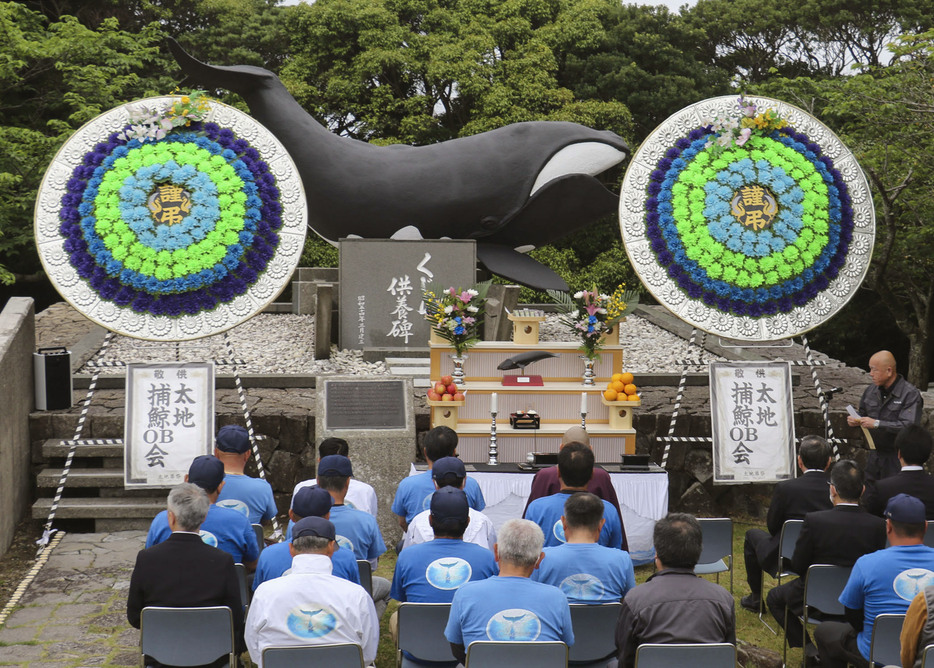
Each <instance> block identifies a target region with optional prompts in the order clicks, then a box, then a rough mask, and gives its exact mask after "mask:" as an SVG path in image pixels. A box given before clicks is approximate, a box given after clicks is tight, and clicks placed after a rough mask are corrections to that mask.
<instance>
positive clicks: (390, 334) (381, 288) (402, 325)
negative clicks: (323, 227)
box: [340, 239, 477, 350]
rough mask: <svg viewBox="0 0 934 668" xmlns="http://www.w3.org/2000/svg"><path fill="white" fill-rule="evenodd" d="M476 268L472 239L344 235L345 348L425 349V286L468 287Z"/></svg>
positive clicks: (342, 335)
mask: <svg viewBox="0 0 934 668" xmlns="http://www.w3.org/2000/svg"><path fill="white" fill-rule="evenodd" d="M476 271H477V253H476V242H474V241H453V240H447V241H437V240H427V239H423V240H419V241H396V240H386V239H341V242H340V346H341V348H352V349H357V350H363V349H367V348H376V349H381V350H408V349H412V348H427V347H428V336H429V333H430V331H429V327H428V321H427V320H425V315H424V304H423V303H422V288H423V287H424V286H425V285H428V284H430V283H432V282H437V283H440V284H441V285H443V286H444V287H453V288H468V287H470V286H472V285H473V284H474V283H475V282H476Z"/></svg>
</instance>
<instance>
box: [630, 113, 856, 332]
mask: <svg viewBox="0 0 934 668" xmlns="http://www.w3.org/2000/svg"><path fill="white" fill-rule="evenodd" d="M717 138H718V137H717V135H716V133H715V132H714V130H713V128H712V127H711V126H705V127H701V128H695V129H693V130H691V131H690V132H689V133H688V134H687V135H686V136H682V137H681V138H679V139H677V140H676V141H675V142H674V145H673V146H671V147H670V148H669V149H668V150H667V151H666V152H665V154H664V157H662V158H661V159H660V160H658V162H657V164H656V165H655V169H654V170H653V171H652V172H651V174H650V177H649V183H648V188H647V193H646V195H647V196H646V198H645V204H644V209H645V224H646V236H647V237H648V239H649V242H650V246H651V249H652V251H653V253H654V254H655V257H656V260H657V262H658V263H659V265H660V266H661V267H663V268H664V269H665V270H666V271H667V273H668V276H669V277H671V279H672V280H674V281H675V282H676V283H677V285H678V286H679V287H680V289H681V290H683V291H684V292H685V293H686V294H687V295H688V296H689V297H691V298H692V299H699V300H701V301H702V302H703V303H704V304H705V305H706V306H709V307H712V308H717V309H719V310H720V311H723V312H726V313H731V314H733V315H737V316H749V317H753V318H758V317H763V316H771V315H775V314H777V313H787V312H789V311H791V310H792V309H793V308H794V307H796V306H803V305H805V304H807V303H808V302H809V301H810V300H811V299H813V298H814V297H815V296H817V294H818V293H819V292H820V291H822V290H824V289H825V288H826V287H827V286H828V285H829V283H830V281H831V280H833V279H834V278H836V276H837V274H838V273H839V271H840V269H841V268H842V267H843V265H844V263H845V262H846V257H847V251H848V249H849V244H850V242H851V240H852V234H853V224H854V223H853V209H852V206H851V201H850V195H849V192H848V190H847V185H846V183H845V182H844V179H843V177H842V175H841V174H840V172H839V171H838V170H837V169H835V168H834V164H833V161H832V160H831V159H830V158H829V157H827V156H825V155H823V154H822V152H821V148H820V146H819V145H818V144H817V143H816V142H814V141H812V140H811V139H810V138H808V137H807V136H806V135H805V134H803V133H801V132H798V131H796V130H795V128H793V127H790V126H787V125H786V126H784V127H782V128H781V129H778V130H772V131H771V132H768V133H756V134H752V135H751V136H749V137H748V140H746V141H745V143H744V144H743V145H742V146H737V145H733V146H731V147H730V148H728V149H726V150H722V148H719V147H718V145H717V143H716V140H717ZM750 187H752V188H755V189H757V190H758V192H759V193H768V194H771V195H772V197H773V199H774V202H775V204H777V211H776V212H775V215H774V219H773V220H772V221H771V224H770V225H764V226H762V227H759V226H750V225H748V224H743V221H742V220H741V218H740V217H738V216H737V215H736V214H735V209H734V205H735V201H736V198H737V197H738V193H740V192H742V190H743V189H744V188H750Z"/></svg>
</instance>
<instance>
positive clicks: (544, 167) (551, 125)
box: [169, 40, 630, 290]
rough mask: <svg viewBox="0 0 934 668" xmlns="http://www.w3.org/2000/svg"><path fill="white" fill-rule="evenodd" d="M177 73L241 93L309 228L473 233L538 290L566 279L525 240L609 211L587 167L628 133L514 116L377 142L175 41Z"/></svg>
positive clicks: (612, 206) (250, 73) (603, 160)
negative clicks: (419, 141)
mask: <svg viewBox="0 0 934 668" xmlns="http://www.w3.org/2000/svg"><path fill="white" fill-rule="evenodd" d="M169 47H170V49H171V50H172V53H173V54H174V56H175V59H176V60H177V61H178V63H179V65H180V66H181V68H182V70H183V71H184V73H185V74H186V75H187V78H186V82H190V83H192V84H197V85H200V86H205V87H209V88H224V89H227V90H230V91H233V92H235V93H238V94H239V95H240V96H241V97H243V99H244V100H245V101H246V103H247V104H248V105H249V107H250V114H251V115H252V116H253V117H254V118H256V120H258V121H259V122H260V123H262V124H263V125H264V126H265V127H266V128H268V129H269V130H270V132H272V133H273V134H274V135H275V136H276V137H277V138H278V139H279V141H281V142H282V143H283V144H284V145H285V146H286V148H287V149H288V151H289V154H290V155H291V157H292V159H293V160H294V161H295V164H296V166H297V167H298V171H299V174H300V175H301V177H302V183H303V185H304V188H305V194H306V196H307V198H308V216H309V221H310V225H311V227H312V229H313V230H314V231H315V232H317V233H318V234H319V235H320V236H322V237H323V238H324V239H326V240H327V241H329V242H331V243H336V242H337V241H338V239H341V238H344V237H354V236H357V237H363V238H368V239H386V238H396V239H419V238H425V239H444V238H450V239H475V240H476V241H477V258H478V260H479V261H480V262H481V263H482V264H483V265H484V266H486V268H487V269H489V270H490V271H492V272H494V273H496V274H499V275H500V276H504V277H506V278H509V279H511V280H514V281H518V282H519V283H522V284H524V285H528V286H530V287H534V288H537V289H540V290H546V289H553V290H567V289H568V286H567V284H566V283H565V282H564V280H563V279H561V278H560V277H559V276H558V275H557V274H555V273H554V272H553V271H552V270H551V269H549V268H547V267H545V266H543V265H541V264H539V263H538V262H536V261H535V260H533V259H532V258H530V257H528V256H527V255H523V254H522V253H520V252H518V250H517V249H521V250H529V249H531V248H534V247H536V246H541V245H544V244H547V243H550V242H552V241H556V240H557V239H560V238H562V237H564V236H567V235H568V234H570V233H571V232H574V231H576V230H579V229H582V228H584V227H586V226H588V225H589V224H591V223H592V222H593V221H595V220H596V219H598V218H600V217H601V216H604V215H607V214H610V213H612V212H614V211H615V210H616V208H617V206H618V198H617V196H616V195H614V194H613V193H612V192H611V191H610V190H608V189H607V188H605V187H604V186H603V184H601V183H600V181H599V180H598V179H596V178H595V176H596V175H597V174H600V173H602V172H604V171H606V170H607V169H609V168H611V167H613V166H614V165H616V164H618V163H619V162H621V161H622V160H624V159H625V158H626V157H627V156H628V155H629V153H630V151H629V147H628V146H627V145H626V142H625V141H623V139H622V138H621V137H619V136H617V135H616V134H614V133H612V132H609V131H606V130H593V129H591V128H588V127H585V126H583V125H578V124H576V123H567V122H558V121H536V122H527V123H515V124H512V125H507V126H506V127H503V128H499V129H496V130H491V131H489V132H484V133H481V134H478V135H473V136H471V137H463V138H459V139H452V140H450V141H445V142H441V143H438V144H431V145H428V146H407V145H395V146H375V145H372V144H368V143H366V142H362V141H357V140H354V139H349V138H346V137H339V136H337V135H335V134H334V133H332V132H330V131H329V130H328V129H327V128H325V127H324V126H323V125H321V124H320V123H319V122H318V121H316V120H315V119H314V118H313V117H312V116H311V115H310V114H308V113H307V112H306V111H305V110H304V109H303V108H302V107H301V105H299V104H298V102H297V101H296V100H295V98H293V97H292V96H291V95H290V94H289V92H288V90H286V88H285V86H284V85H283V84H282V82H281V81H280V80H279V78H278V77H277V76H276V75H275V74H273V73H272V72H270V71H268V70H265V69H262V68H260V67H252V66H248V65H237V66H232V67H223V66H217V65H208V64H206V63H202V62H200V61H198V60H196V59H195V58H193V57H192V56H191V55H189V54H188V53H187V52H186V51H185V50H184V49H182V48H181V46H179V45H178V43H177V42H175V41H174V40H170V41H169Z"/></svg>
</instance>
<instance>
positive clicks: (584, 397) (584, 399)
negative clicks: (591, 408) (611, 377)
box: [581, 392, 587, 413]
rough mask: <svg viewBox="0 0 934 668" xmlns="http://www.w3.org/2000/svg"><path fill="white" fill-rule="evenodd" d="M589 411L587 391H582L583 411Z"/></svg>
mask: <svg viewBox="0 0 934 668" xmlns="http://www.w3.org/2000/svg"><path fill="white" fill-rule="evenodd" d="M586 412H587V393H586V392H581V413H586Z"/></svg>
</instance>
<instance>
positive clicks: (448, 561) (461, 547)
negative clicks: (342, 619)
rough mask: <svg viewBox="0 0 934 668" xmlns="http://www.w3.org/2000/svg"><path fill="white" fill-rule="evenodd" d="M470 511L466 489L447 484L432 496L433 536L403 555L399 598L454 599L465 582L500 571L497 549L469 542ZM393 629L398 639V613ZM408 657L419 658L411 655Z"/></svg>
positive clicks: (396, 577) (395, 586)
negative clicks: (467, 532) (493, 549)
mask: <svg viewBox="0 0 934 668" xmlns="http://www.w3.org/2000/svg"><path fill="white" fill-rule="evenodd" d="M469 511H470V506H469V504H468V503H467V495H466V494H465V493H464V491H463V490H462V489H459V488H456V487H442V488H441V489H439V490H438V491H436V492H435V493H434V494H433V495H432V497H431V509H430V511H429V512H430V513H431V514H430V515H429V516H428V521H429V523H430V524H431V528H432V529H433V530H434V539H433V540H431V541H428V542H427V543H419V544H418V545H412V546H410V547H408V548H406V549H405V550H403V551H402V552H401V553H400V554H399V560H398V561H397V562H396V570H395V573H393V577H392V591H391V593H390V596H391V597H392V598H394V599H396V600H397V601H399V602H400V603H404V602H406V601H410V602H412V603H450V602H451V599H453V598H454V592H456V591H457V590H458V589H459V588H460V587H461V585H463V584H465V583H466V582H473V581H475V580H485V579H487V578H488V577H491V576H493V575H495V574H496V572H497V568H496V560H495V559H494V558H493V552H492V551H491V550H488V549H486V548H485V547H480V546H479V545H476V544H474V543H465V542H464V531H465V530H466V529H467V525H468V524H469V523H470V512H469ZM389 630H390V632H391V633H392V637H393V639H394V640H398V636H397V633H398V620H397V616H396V614H395V613H393V615H392V617H391V618H390V619H389ZM407 656H408V655H407ZM408 658H409V659H410V660H413V661H415V659H413V658H412V657H411V656H408Z"/></svg>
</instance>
